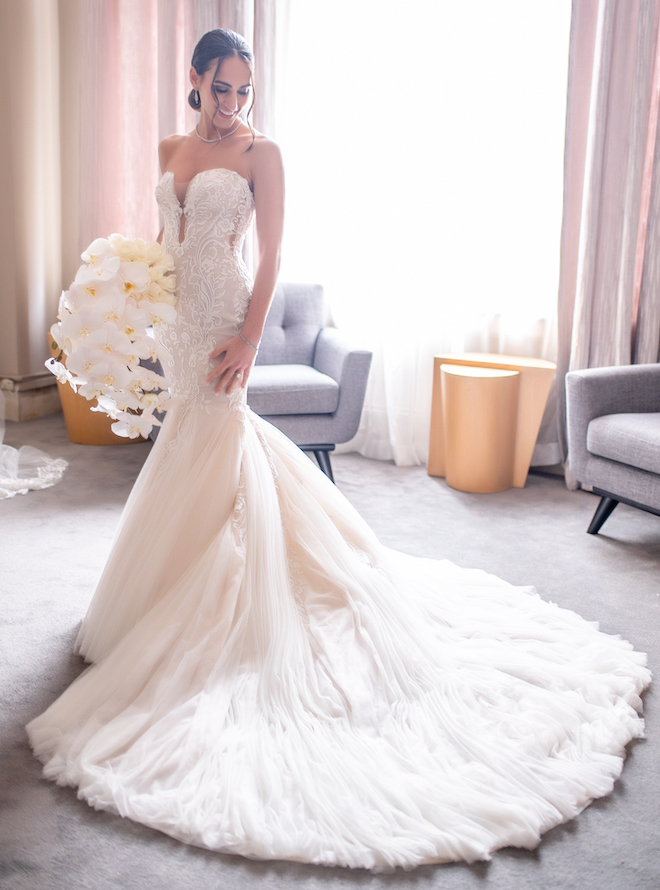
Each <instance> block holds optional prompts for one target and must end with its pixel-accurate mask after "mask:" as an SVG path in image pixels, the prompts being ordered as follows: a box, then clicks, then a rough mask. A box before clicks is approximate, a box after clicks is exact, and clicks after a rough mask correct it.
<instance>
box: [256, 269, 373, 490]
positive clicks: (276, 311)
mask: <svg viewBox="0 0 660 890" xmlns="http://www.w3.org/2000/svg"><path fill="white" fill-rule="evenodd" d="M324 315H325V313H324V306H323V288H322V287H321V286H320V285H318V284H278V286H277V288H276V290H275V295H274V297H273V303H272V306H271V308H270V312H269V313H268V318H267V319H266V326H265V328H264V333H263V337H262V340H261V346H260V347H259V354H258V355H257V360H256V364H255V365H254V367H253V369H252V372H251V374H250V380H249V382H248V390H247V400H248V404H249V406H250V408H252V410H253V411H254V412H255V413H257V414H259V415H261V416H262V417H263V418H264V419H265V420H268V421H269V422H270V423H272V424H273V425H274V426H276V427H278V429H280V430H282V432H283V433H285V435H287V436H288V437H289V438H290V439H292V440H293V441H294V442H295V443H296V444H297V445H298V446H299V447H300V448H302V449H303V451H313V452H314V454H315V456H316V459H317V461H318V464H319V466H320V468H321V469H322V470H323V472H324V473H325V474H326V476H329V477H330V479H332V478H333V476H332V467H331V464H330V452H331V451H333V450H334V447H335V445H338V444H339V443H341V442H348V440H349V439H352V438H353V436H354V435H355V433H356V432H357V429H358V425H359V423H360V415H361V414H362V406H363V404H364V394H365V391H366V388H367V377H368V376H369V366H370V364H371V353H370V352H368V351H366V350H363V349H351V348H350V347H349V346H348V345H347V344H346V343H345V342H344V339H343V338H342V336H341V335H340V333H339V331H338V330H337V329H336V328H332V327H328V326H325V325H324Z"/></svg>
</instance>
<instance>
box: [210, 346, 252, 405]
mask: <svg viewBox="0 0 660 890" xmlns="http://www.w3.org/2000/svg"><path fill="white" fill-rule="evenodd" d="M256 357H257V353H256V351H255V350H254V349H253V348H252V347H251V346H248V344H247V343H245V342H244V341H243V340H242V339H241V337H239V336H238V334H237V335H236V336H235V337H230V339H229V340H225V341H224V343H220V344H219V345H218V346H216V348H215V349H214V350H213V352H212V353H211V354H210V356H209V359H210V360H211V361H213V360H214V359H219V361H218V364H217V365H216V366H215V368H214V369H213V370H212V371H211V373H210V374H209V376H208V377H207V378H206V380H207V383H215V384H216V386H215V391H216V392H222V391H223V390H224V391H225V392H226V393H227V395H230V394H231V393H232V392H233V391H234V390H235V389H236V387H237V386H242V387H243V389H245V387H246V386H247V382H248V377H249V376H250V371H251V370H252V365H253V364H254V360H255V359H256Z"/></svg>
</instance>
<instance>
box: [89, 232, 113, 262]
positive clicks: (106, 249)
mask: <svg viewBox="0 0 660 890" xmlns="http://www.w3.org/2000/svg"><path fill="white" fill-rule="evenodd" d="M113 256H115V251H114V250H113V248H112V244H111V243H110V241H109V239H108V238H96V239H95V240H94V241H92V243H91V244H90V245H89V247H88V248H87V250H86V251H85V252H84V253H82V254H81V255H80V259H81V260H82V261H83V262H84V263H87V264H88V265H90V266H97V265H100V264H101V263H102V262H103V261H104V260H105V259H106V258H107V257H113Z"/></svg>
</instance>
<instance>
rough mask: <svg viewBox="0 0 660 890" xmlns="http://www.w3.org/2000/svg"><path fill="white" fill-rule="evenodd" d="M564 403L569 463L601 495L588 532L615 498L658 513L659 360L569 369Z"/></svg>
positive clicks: (611, 507) (609, 509)
mask: <svg viewBox="0 0 660 890" xmlns="http://www.w3.org/2000/svg"><path fill="white" fill-rule="evenodd" d="M566 407H567V426H568V462H569V466H570V468H571V470H572V472H573V474H574V476H575V477H576V479H577V480H578V481H579V482H582V483H584V484H588V485H591V486H592V487H593V490H594V492H595V493H596V494H598V495H600V497H601V500H600V503H599V505H598V507H597V508H596V512H595V514H594V517H593V519H592V520H591V524H590V526H589V529H588V532H589V534H592V535H595V534H597V533H598V532H599V530H600V528H601V527H602V525H603V523H604V522H605V520H606V519H607V518H608V516H610V514H611V513H612V511H613V510H614V508H615V507H616V506H617V504H618V503H620V502H622V503H624V504H630V505H631V506H633V507H639V508H640V509H641V510H646V511H647V512H649V513H655V514H656V515H658V516H660V364H652V365H625V366H621V367H615V368H590V369H589V370H585V371H571V372H570V373H569V374H567V376H566Z"/></svg>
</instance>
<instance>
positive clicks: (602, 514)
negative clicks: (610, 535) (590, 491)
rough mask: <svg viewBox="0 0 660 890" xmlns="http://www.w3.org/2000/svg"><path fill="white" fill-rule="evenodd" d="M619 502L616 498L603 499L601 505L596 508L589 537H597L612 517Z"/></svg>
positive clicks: (589, 529)
mask: <svg viewBox="0 0 660 890" xmlns="http://www.w3.org/2000/svg"><path fill="white" fill-rule="evenodd" d="M618 503H619V502H618V501H617V500H615V498H609V497H602V498H601V499H600V504H598V506H597V507H596V512H595V513H594V516H593V519H592V520H591V524H590V526H589V528H588V529H587V534H588V535H597V534H598V532H599V531H600V530H601V528H602V526H603V524H604V523H605V520H606V519H607V518H608V517H609V516H611V515H612V511H613V510H614V508H615V507H616V505H617V504H618Z"/></svg>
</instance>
